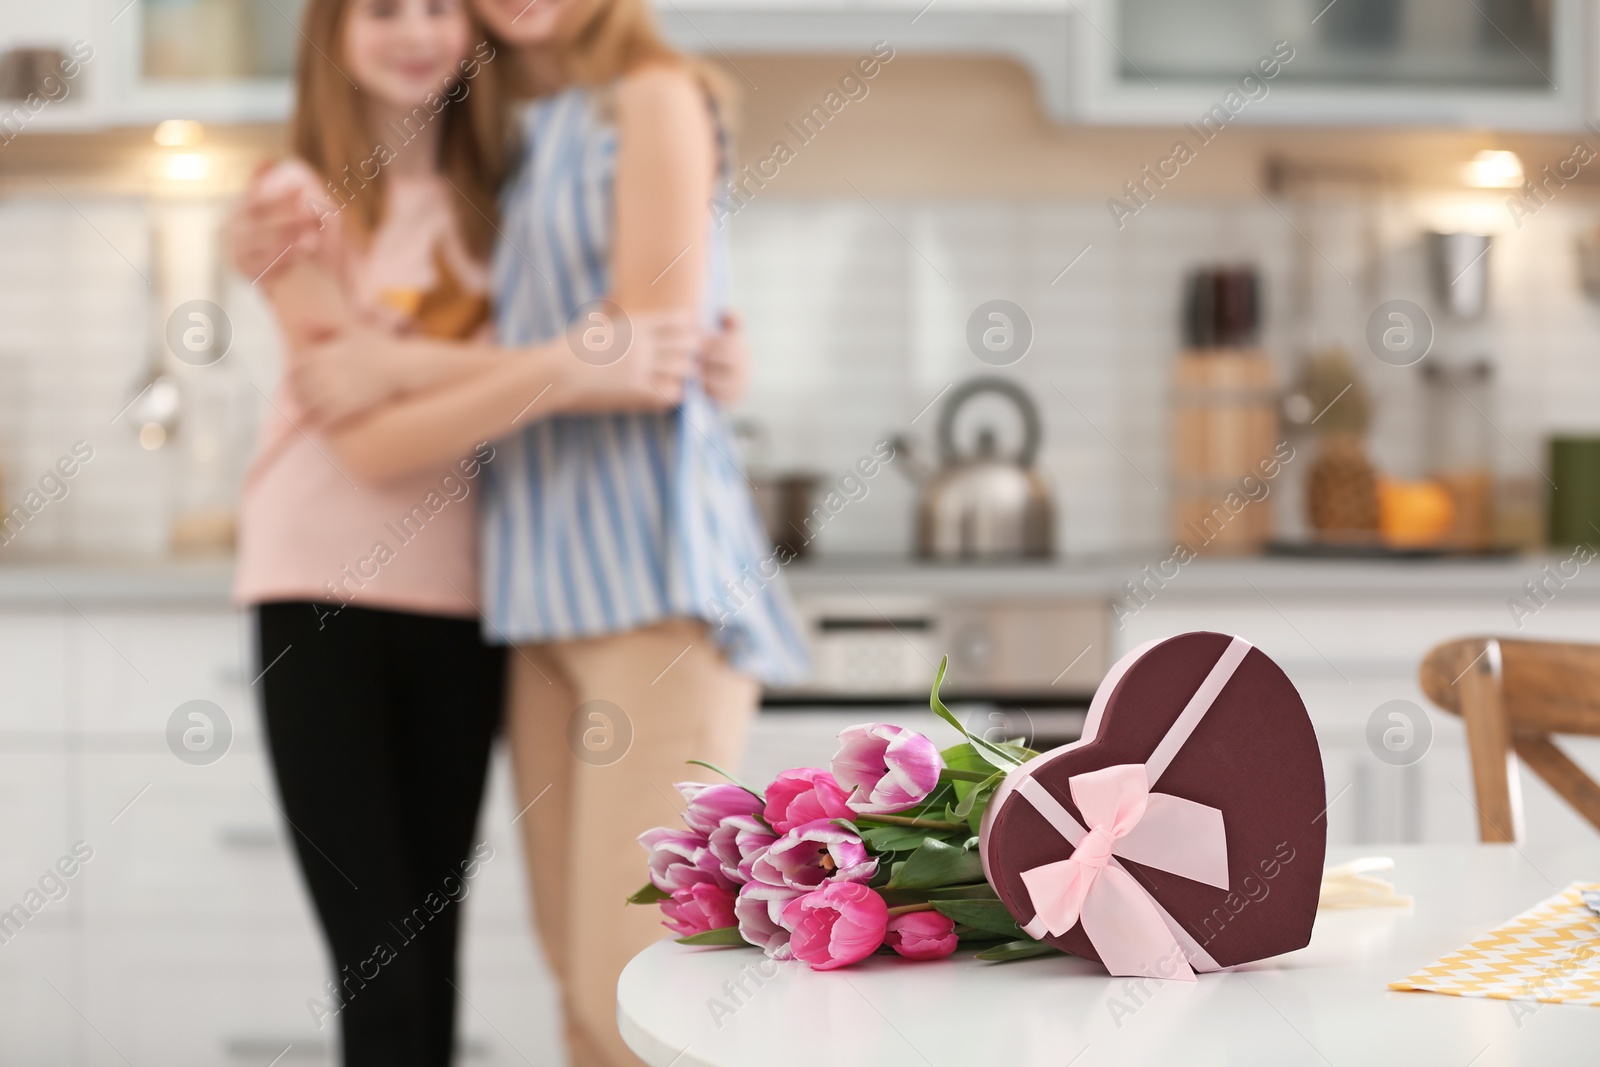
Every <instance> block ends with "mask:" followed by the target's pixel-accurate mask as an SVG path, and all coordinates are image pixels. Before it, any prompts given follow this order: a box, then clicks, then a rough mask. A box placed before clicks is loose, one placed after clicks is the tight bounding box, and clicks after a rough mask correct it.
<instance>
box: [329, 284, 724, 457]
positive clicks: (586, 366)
mask: <svg viewBox="0 0 1600 1067" xmlns="http://www.w3.org/2000/svg"><path fill="white" fill-rule="evenodd" d="M631 319H632V326H633V342H632V344H631V345H630V346H629V348H628V351H627V354H626V355H625V356H624V357H623V358H622V359H620V360H618V361H616V362H615V363H611V364H607V365H605V366H596V365H594V364H591V363H587V362H585V361H583V360H580V359H578V358H577V357H576V356H574V355H573V352H572V349H571V348H569V347H568V340H567V338H565V337H562V338H560V339H558V340H555V341H550V342H547V343H545V344H541V345H533V346H530V347H527V348H502V347H499V346H496V345H489V344H475V343H469V342H457V341H433V340H422V339H410V338H397V337H393V336H391V335H388V334H382V333H378V332H375V331H359V332H353V333H345V334H340V335H339V336H338V337H335V338H334V339H332V340H331V341H328V342H326V343H324V344H321V345H317V346H314V347H313V349H312V350H311V351H310V352H309V353H307V358H308V359H310V360H320V359H323V358H331V359H341V358H348V352H344V351H341V349H346V348H350V347H361V348H363V349H365V352H364V353H363V356H362V357H361V358H377V359H383V358H386V357H387V356H390V355H392V356H393V357H394V358H396V359H399V360H407V359H413V358H414V359H418V360H431V361H439V360H449V359H464V360H484V361H488V362H489V363H490V366H489V367H488V369H486V370H481V371H479V372H478V373H476V374H472V375H470V376H468V377H464V378H461V379H458V380H457V381H454V382H451V383H448V384H445V385H440V386H435V387H434V388H432V389H429V390H428V391H426V392H422V393H416V394H410V395H407V396H406V397H403V398H401V399H398V400H396V401H394V402H392V403H389V404H385V405H384V406H382V407H379V408H376V409H373V410H371V411H369V412H366V413H363V414H362V415H358V416H356V417H355V418H353V419H350V420H348V421H346V422H343V423H339V424H336V425H333V426H330V427H328V428H327V430H326V434H327V437H328V440H329V442H330V444H331V445H332V446H333V450H334V453H335V454H336V455H337V456H338V458H339V461H340V465H341V466H342V467H343V468H344V469H345V471H346V472H347V473H348V474H350V475H351V476H352V477H354V478H355V479H356V480H357V481H360V482H364V483H366V484H372V485H381V484H383V483H385V482H389V481H392V480H394V479H395V478H399V477H402V476H404V475H406V474H410V473H412V472H414V471H418V470H426V469H428V468H430V467H435V466H438V465H439V464H442V463H447V462H449V461H451V460H453V459H456V458H457V457H459V456H462V455H465V454H466V453H467V452H469V451H471V450H472V448H473V446H475V445H477V444H478V443H480V442H482V441H484V440H493V439H495V438H498V437H503V436H505V435H506V434H509V433H511V432H512V431H513V430H515V429H517V428H518V427H520V426H522V425H523V424H524V423H527V422H532V421H534V420H536V419H542V418H545V417H547V416H550V415H555V414H559V413H561V412H572V411H654V410H660V409H662V408H667V407H671V406H672V405H673V404H676V403H677V402H678V401H679V400H680V399H681V397H682V395H683V380H684V378H685V377H687V376H688V374H689V373H690V372H691V370H692V368H693V365H694V354H695V352H696V351H697V349H698V347H699V344H700V331H699V328H698V326H697V324H696V323H695V320H694V316H692V315H690V314H689V313H688V312H685V311H681V310H668V311H654V312H641V313H640V314H638V315H634V316H631ZM408 350H409V351H408Z"/></svg>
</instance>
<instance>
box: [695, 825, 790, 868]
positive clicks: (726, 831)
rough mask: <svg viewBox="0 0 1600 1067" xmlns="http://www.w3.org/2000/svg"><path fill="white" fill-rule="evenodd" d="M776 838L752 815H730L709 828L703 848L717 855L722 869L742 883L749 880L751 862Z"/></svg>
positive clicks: (776, 837) (776, 836) (775, 835)
mask: <svg viewBox="0 0 1600 1067" xmlns="http://www.w3.org/2000/svg"><path fill="white" fill-rule="evenodd" d="M777 839H778V835H777V834H774V833H773V832H772V831H771V830H769V829H767V824H766V823H764V822H762V821H761V820H760V819H758V818H756V817H755V816H754V815H730V816H728V817H727V818H726V819H723V820H722V824H721V825H720V826H718V827H717V828H716V829H715V830H713V831H711V836H710V837H709V838H707V840H706V848H707V849H709V850H710V852H711V855H712V856H714V857H715V858H716V861H717V864H718V865H719V866H720V867H721V869H722V873H723V874H724V875H725V876H727V877H728V878H729V879H731V880H732V881H734V882H737V883H738V884H740V885H743V884H744V883H745V882H748V881H750V865H751V863H752V862H754V860H755V858H756V857H757V856H758V855H760V854H761V852H762V851H763V850H765V849H766V847H767V846H768V845H770V844H772V843H773V842H774V841H776V840H777Z"/></svg>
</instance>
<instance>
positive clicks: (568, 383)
mask: <svg viewBox="0 0 1600 1067" xmlns="http://www.w3.org/2000/svg"><path fill="white" fill-rule="evenodd" d="M695 318H696V316H695V315H694V313H693V312H691V311H688V310H676V309H674V310H666V311H641V312H636V313H634V314H633V315H631V316H628V319H627V326H626V327H625V328H624V327H620V326H619V325H618V324H617V323H615V322H613V321H612V320H611V319H610V318H608V317H607V316H605V315H604V314H602V313H598V312H597V313H595V314H593V315H591V316H590V318H589V320H587V321H580V322H575V323H573V324H572V326H571V327H569V328H568V330H567V346H568V348H569V349H570V350H571V353H572V358H571V359H570V360H566V359H563V360H561V361H560V363H559V367H558V371H557V381H556V383H555V384H556V385H558V386H559V387H560V394H559V397H558V398H557V399H558V401H559V403H560V404H561V407H562V409H563V410H566V411H660V410H663V409H665V408H670V407H674V406H676V405H677V404H678V403H679V402H680V401H682V399H683V382H684V379H685V378H687V377H689V376H690V375H691V374H693V373H695V371H696V370H697V369H698V364H699V362H700V360H699V356H700V348H701V344H702V336H701V331H700V328H699V326H698V325H697V324H696V322H695ZM624 329H625V330H626V331H627V333H628V334H629V336H628V337H627V344H626V347H625V348H624V349H623V351H622V353H621V354H620V355H617V354H615V350H616V349H617V348H619V347H622V344H621V342H622V336H623V331H624ZM542 414H543V412H539V411H530V412H529V415H530V417H532V418H537V417H539V416H540V415H542Z"/></svg>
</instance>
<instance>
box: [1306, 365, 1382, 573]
mask: <svg viewBox="0 0 1600 1067" xmlns="http://www.w3.org/2000/svg"><path fill="white" fill-rule="evenodd" d="M1305 395H1306V397H1307V399H1309V400H1310V401H1311V407H1312V410H1314V411H1317V412H1320V413H1321V414H1320V415H1319V416H1318V417H1317V419H1316V422H1315V424H1314V425H1313V426H1312V429H1313V430H1315V431H1316V432H1317V434H1318V436H1319V441H1318V446H1317V458H1316V462H1315V463H1313V464H1312V467H1311V475H1310V479H1311V484H1310V486H1309V488H1308V491H1307V494H1306V502H1307V504H1308V506H1309V509H1310V513H1311V515H1310V517H1311V526H1312V528H1313V529H1314V530H1316V532H1317V537H1318V538H1319V539H1321V540H1325V541H1341V542H1352V541H1353V542H1365V541H1376V540H1377V537H1378V472H1377V470H1376V468H1374V467H1373V465H1372V461H1371V460H1370V459H1368V458H1367V447H1366V442H1365V438H1366V433H1367V428H1368V427H1369V426H1370V425H1371V424H1372V396H1371V394H1370V393H1368V392H1367V389H1366V386H1364V385H1363V384H1362V383H1361V379H1360V377H1359V376H1358V375H1357V374H1356V368H1355V365H1354V364H1353V363H1351V361H1350V357H1349V356H1348V355H1347V354H1346V353H1345V351H1344V350H1343V349H1342V348H1330V349H1326V350H1324V351H1322V352H1319V353H1317V354H1316V355H1314V356H1312V357H1311V359H1310V360H1309V361H1308V362H1307V364H1306V370H1305Z"/></svg>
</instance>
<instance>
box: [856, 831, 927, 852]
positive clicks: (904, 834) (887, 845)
mask: <svg viewBox="0 0 1600 1067" xmlns="http://www.w3.org/2000/svg"><path fill="white" fill-rule="evenodd" d="M941 832H942V831H938V830H919V829H917V828H916V827H914V826H874V827H872V828H871V829H870V830H862V831H861V840H863V841H865V842H866V843H867V847H869V848H871V849H872V850H873V851H875V852H912V851H914V850H916V849H919V848H921V847H922V846H923V844H925V843H926V842H927V841H928V840H930V839H931V838H932V837H934V836H935V835H937V834H939V833H941Z"/></svg>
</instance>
